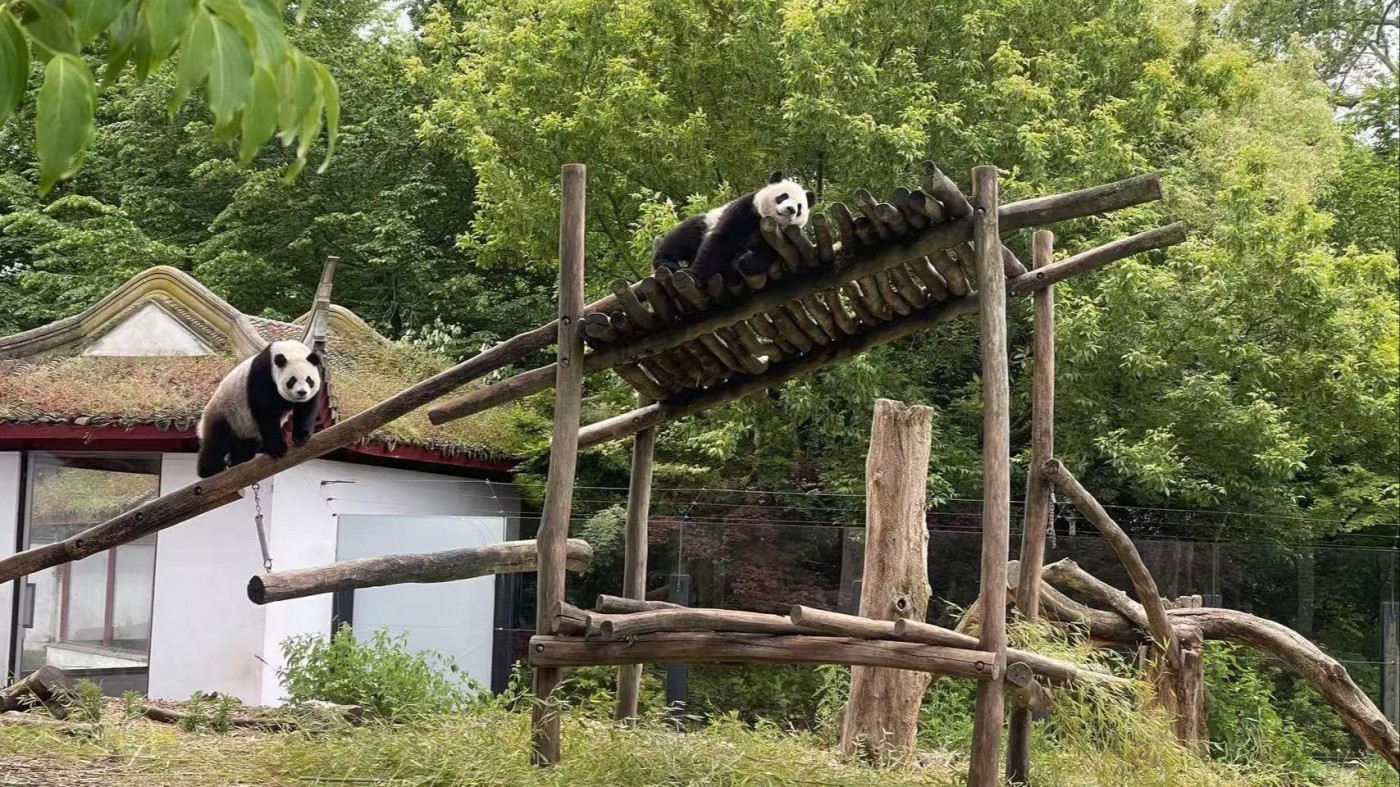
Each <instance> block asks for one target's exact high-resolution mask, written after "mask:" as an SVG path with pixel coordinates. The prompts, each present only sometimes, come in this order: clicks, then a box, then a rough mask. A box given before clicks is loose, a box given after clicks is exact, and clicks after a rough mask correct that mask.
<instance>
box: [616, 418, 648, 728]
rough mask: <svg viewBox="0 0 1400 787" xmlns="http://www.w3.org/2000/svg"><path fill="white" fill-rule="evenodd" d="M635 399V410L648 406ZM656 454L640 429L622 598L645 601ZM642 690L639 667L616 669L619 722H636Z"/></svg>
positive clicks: (629, 496) (630, 496)
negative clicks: (636, 407)
mask: <svg viewBox="0 0 1400 787" xmlns="http://www.w3.org/2000/svg"><path fill="white" fill-rule="evenodd" d="M650 403H651V402H650V401H649V400H646V401H644V397H642V396H641V395H640V394H639V395H638V402H637V404H638V406H645V405H648V404H650ZM655 450H656V428H655V427H652V428H650V429H643V430H642V431H640V432H638V433H637V436H636V437H635V438H633V441H632V477H631V480H630V482H629V484H628V487H627V530H626V533H625V536H624V540H625V548H624V552H623V567H622V595H623V596H625V597H627V598H635V599H645V598H646V597H647V516H648V514H649V512H650V510H651V468H652V455H653V453H654V452H655ZM641 687H642V665H641V664H624V665H622V666H621V667H618V668H617V711H616V713H615V714H614V718H615V719H617V720H618V721H631V720H634V719H636V718H637V699H638V696H639V694H640V693H641Z"/></svg>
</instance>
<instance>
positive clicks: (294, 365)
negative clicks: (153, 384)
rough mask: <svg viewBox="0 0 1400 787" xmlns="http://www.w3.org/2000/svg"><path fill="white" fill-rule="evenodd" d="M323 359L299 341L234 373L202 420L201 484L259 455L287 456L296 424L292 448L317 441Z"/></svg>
mask: <svg viewBox="0 0 1400 787" xmlns="http://www.w3.org/2000/svg"><path fill="white" fill-rule="evenodd" d="M320 391H321V356H320V355H319V354H318V353H316V352H315V351H314V350H312V349H311V348H309V347H307V346H306V345H304V344H302V343H301V342H298V341H293V340H283V341H276V342H273V343H271V344H269V345H268V346H266V347H264V348H263V349H262V352H259V353H258V354H257V355H254V356H253V357H251V358H247V359H245V360H244V361H243V362H242V363H240V364H238V365H237V366H235V367H233V371H231V372H229V373H228V376H226V377H224V379H223V381H222V382H220V383H219V387H218V388H216V389H214V395H213V397H211V398H210V399H209V404H208V405H206V406H205V408H204V415H203V416H201V417H200V419H199V462H198V466H197V470H198V472H199V477H200V478H208V477H209V476H211V475H214V474H215V473H218V472H222V471H223V470H225V469H227V468H229V467H233V466H234V465H239V464H242V463H244V462H246V461H248V460H249V459H252V458H253V456H254V455H256V454H257V453H258V452H262V453H264V454H267V455H268V456H272V457H280V456H282V455H283V454H285V453H287V439H286V438H285V437H284V436H283V435H282V424H283V423H285V422H286V420H287V416H288V415H290V416H291V420H292V442H294V443H295V444H297V445H301V444H303V443H305V442H306V441H307V439H309V438H310V437H311V432H312V430H313V429H314V428H315V426H316V414H317V412H318V411H319V409H320V402H319V397H318V396H317V394H318V393H320Z"/></svg>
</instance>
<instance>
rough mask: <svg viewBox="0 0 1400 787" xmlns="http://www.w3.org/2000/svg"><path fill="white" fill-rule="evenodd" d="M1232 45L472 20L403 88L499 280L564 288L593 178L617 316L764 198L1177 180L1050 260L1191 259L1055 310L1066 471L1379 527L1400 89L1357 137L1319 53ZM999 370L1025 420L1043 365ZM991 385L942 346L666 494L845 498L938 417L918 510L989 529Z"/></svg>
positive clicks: (769, 433)
mask: <svg viewBox="0 0 1400 787" xmlns="http://www.w3.org/2000/svg"><path fill="white" fill-rule="evenodd" d="M1050 17H1053V18H1055V19H1057V20H1058V23H1057V24H1055V25H1041V24H1037V23H1035V21H1034V20H1039V19H1043V18H1050ZM913 20H917V21H913ZM1238 21H1239V20H1238V19H1236V18H1234V17H1231V18H1223V17H1222V18H1217V17H1215V16H1213V15H1212V14H1211V12H1210V8H1209V7H1208V6H1200V5H1197V6H1187V5H1186V4H1180V3H1176V2H1134V3H1120V4H1114V5H1113V6H1112V8H1111V9H1110V10H1108V11H1107V12H1105V9H1104V7H1103V4H1101V3H1079V4H1076V3H1070V4H1068V5H1066V4H1065V3H1062V2H1054V3H1051V2H1044V1H1042V0H1019V1H1018V2H1010V3H999V4H995V5H993V6H986V5H981V4H972V5H962V4H956V3H955V4H948V3H926V4H924V3H915V4H914V5H912V6H911V5H909V4H907V3H901V4H898V5H896V4H890V3H867V4H846V3H837V4H821V5H816V4H811V3H804V2H785V3H779V2H768V3H733V4H721V6H720V7H716V6H715V5H714V4H713V3H695V2H679V3H676V2H668V3H665V4H657V3H652V2H647V1H646V0H638V1H637V2H627V3H620V4H613V3H610V4H603V5H600V4H598V3H593V2H586V1H583V0H580V1H579V2H566V3H558V2H547V3H546V2H538V1H537V0H515V1H514V2H507V3H502V4H475V3H459V4H457V5H455V6H452V7H450V8H448V7H445V6H444V7H439V8H436V9H434V10H433V11H432V12H431V13H430V14H429V20H428V23H427V25H426V27H425V45H424V48H425V50H426V55H425V58H424V59H423V61H422V64H421V66H420V67H419V68H418V71H417V72H416V73H417V74H418V75H419V77H420V78H421V79H422V80H424V82H425V83H426V84H429V85H431V86H432V87H433V90H434V92H435V94H436V95H437V96H438V98H437V101H436V102H435V104H434V106H433V107H432V110H431V111H430V112H428V113H427V114H426V116H425V120H424V124H423V129H422V131H423V134H424V135H425V136H426V137H427V138H428V139H431V140H433V141H434V142H437V143H440V144H441V145H443V146H445V147H448V148H450V149H454V150H457V151H459V152H460V153H461V155H462V156H463V157H465V158H468V159H470V160H471V161H472V162H473V163H474V165H475V167H476V170H477V173H478V175H479V178H480V181H479V183H478V213H477V215H476V217H475V220H474V222H473V224H472V226H471V233H470V234H469V235H468V236H467V239H466V241H465V242H466V245H467V247H468V248H469V249H470V250H471V251H472V252H473V253H474V254H475V256H476V258H477V260H478V261H479V263H487V264H493V265H523V264H527V262H526V261H529V260H539V259H546V258H548V256H549V255H550V254H551V249H552V244H553V243H554V235H553V225H552V223H551V222H550V221H546V220H543V219H541V218H540V217H542V216H544V217H548V216H552V215H553V212H554V210H555V207H554V206H555V200H556V196H555V190H554V182H555V179H556V178H557V171H558V167H559V166H560V165H561V164H562V163H565V162H567V161H572V160H583V161H587V162H588V163H589V164H590V167H591V168H590V179H589V195H590V203H589V204H590V209H589V219H590V224H589V227H590V232H589V248H590V256H589V264H590V271H591V272H592V274H593V275H592V277H591V279H590V281H591V282H592V283H593V284H594V286H595V288H598V289H599V290H600V291H601V288H602V285H604V284H606V283H607V282H608V281H610V280H611V278H612V277H614V276H635V275H637V274H639V273H641V272H643V271H644V270H645V268H646V266H647V264H648V259H647V254H648V251H649V249H650V247H651V238H652V237H654V236H655V235H657V234H659V233H660V232H662V231H664V230H665V229H666V228H667V227H668V226H670V225H671V224H672V223H673V222H674V221H675V220H676V219H677V218H678V217H679V216H681V215H683V214H685V213H689V212H691V211H693V210H698V209H701V208H705V207H709V206H711V205H714V204H717V203H719V202H720V201H722V200H724V199H726V198H729V197H731V196H733V195H734V194H736V193H738V192H740V191H742V190H744V189H746V188H748V187H750V186H751V184H753V183H755V182H758V180H759V178H760V177H761V175H762V173H763V172H766V171H767V170H768V169H771V168H774V167H781V168H783V169H784V170H785V171H787V172H789V173H791V174H796V175H798V176H799V177H801V178H802V179H804V180H805V181H806V182H808V183H809V184H812V185H814V186H816V187H817V189H818V190H819V192H820V194H821V196H822V198H823V200H824V201H832V200H836V199H842V200H847V201H849V198H850V195H851V192H852V191H853V190H854V189H855V188H856V187H860V186H866V187H869V188H871V189H873V190H876V191H879V190H883V189H887V188H888V187H890V186H892V185H894V184H895V183H896V182H898V181H900V180H907V179H908V178H909V176H910V171H911V170H912V168H913V167H914V165H915V164H916V163H917V162H918V161H919V160H921V159H923V158H925V157H933V158H935V159H937V160H939V161H940V162H941V163H942V164H943V166H944V169H945V170H947V171H950V172H954V173H959V172H966V171H967V170H968V169H969V168H970V166H971V165H972V164H974V163H977V162H981V161H995V162H997V163H998V165H999V166H1000V167H1001V169H1002V171H1003V177H1004V184H1005V185H1004V192H1005V194H1006V195H1007V197H1008V198H1016V197H1022V196H1026V195H1031V194H1038V193H1046V192H1053V191H1057V190H1065V189H1069V188H1073V187H1078V186H1082V185H1086V184H1089V183H1094V182H1100V181H1104V180H1108V179H1111V178H1116V177H1122V176H1125V175H1128V174H1133V173H1137V172H1141V171H1144V170H1148V169H1161V170H1163V171H1165V173H1166V176H1167V177H1166V183H1167V187H1168V190H1169V199H1168V202H1167V203H1166V205H1165V206H1164V207H1163V208H1161V209H1158V208H1155V207H1153V208H1147V209H1142V210H1136V211H1129V212H1127V213H1125V214H1122V215H1117V216H1114V217H1110V218H1108V219H1105V220H1095V221H1082V222H1075V223H1073V224H1071V225H1067V226H1062V227H1057V228H1056V230H1057V232H1058V234H1059V246H1060V248H1062V249H1065V250H1067V251H1075V250H1079V249H1081V248H1084V247H1086V246H1088V245H1091V244H1093V243H1095V242H1101V241H1102V240H1104V239H1107V238H1110V237H1114V236H1118V235H1121V234H1123V233H1125V232H1129V231H1133V230H1137V229H1141V228H1144V227H1146V226H1150V225H1153V224H1156V223H1158V222H1159V221H1161V219H1162V216H1163V214H1165V215H1167V216H1171V217H1179V218H1185V219H1187V220H1189V221H1190V222H1191V223H1192V225H1193V228H1194V230H1195V234H1194V238H1193V240H1192V242H1191V243H1190V244H1188V245H1187V246H1186V247H1184V248H1181V249H1178V250H1174V251H1173V252H1171V253H1170V254H1167V255H1149V256H1148V257H1145V258H1140V259H1137V260H1133V261H1130V262H1128V263H1125V264H1121V265H1118V266H1115V267H1113V268H1112V269H1110V270H1108V271H1105V272H1103V273H1100V274H1097V275H1094V276H1090V277H1086V278H1084V279H1081V280H1076V281H1075V282H1073V283H1072V284H1070V285H1066V286H1064V287H1062V288H1061V295H1060V299H1061V304H1062V306H1061V317H1060V326H1061V327H1060V336H1061V340H1060V346H1061V347H1062V350H1061V355H1060V358H1061V360H1060V375H1059V377H1060V385H1061V393H1060V395H1059V413H1058V415H1059V419H1060V424H1061V428H1060V435H1061V437H1060V441H1059V445H1058V446H1057V447H1058V448H1059V450H1060V452H1061V453H1063V454H1064V456H1065V457H1066V458H1067V459H1068V460H1069V461H1070V463H1071V464H1072V465H1073V466H1074V468H1075V470H1076V472H1079V473H1080V474H1081V475H1082V476H1084V477H1091V478H1093V479H1094V488H1095V491H1096V492H1097V493H1099V494H1100V495H1101V496H1102V497H1104V498H1107V499H1109V500H1114V501H1118V502H1132V503H1138V504H1166V505H1173V506H1178V507H1191V508H1215V507H1225V508H1235V509H1245V510H1252V511H1261V512H1270V513H1301V512H1307V513H1309V514H1313V515H1316V516H1318V517H1321V518H1326V519H1331V520H1333V521H1337V520H1342V521H1346V522H1348V523H1349V525H1350V526H1352V527H1357V526H1363V525H1365V524H1366V523H1368V522H1386V523H1391V522H1394V521H1396V519H1397V518H1400V516H1397V511H1400V509H1397V489H1396V484H1395V480H1394V473H1393V468H1394V467H1395V466H1396V464H1397V461H1400V445H1398V444H1397V429H1396V426H1395V423H1394V418H1393V414H1394V412H1395V410H1396V407H1397V402H1398V401H1400V400H1397V386H1396V368H1397V350H1396V344H1395V341H1394V336H1395V334H1396V304H1395V297H1394V292H1395V288H1396V285H1397V277H1396V265H1395V252H1396V232H1395V227H1396V218H1395V216H1396V197H1395V192H1394V185H1395V175H1394V171H1395V163H1396V158H1395V155H1396V154H1395V150H1394V145H1393V142H1392V140H1393V127H1394V124H1395V121H1394V117H1395V113H1396V109H1395V106H1394V103H1393V99H1394V93H1393V86H1394V82H1393V80H1391V81H1388V82H1382V83H1380V84H1379V85H1378V87H1379V92H1373V93H1371V94H1368V98H1367V99H1366V101H1363V102H1362V104H1363V106H1362V107H1361V110H1359V111H1358V112H1357V113H1356V114H1355V117H1356V118H1357V120H1358V121H1360V122H1368V123H1369V125H1368V126H1367V127H1366V128H1365V129H1356V128H1352V127H1349V126H1348V125H1347V123H1345V122H1339V121H1338V119H1337V115H1336V112H1335V110H1334V106H1333V104H1332V103H1331V100H1330V99H1331V95H1330V92H1329V90H1328V87H1327V85H1326V84H1325V82H1324V81H1323V80H1322V79H1321V78H1320V77H1319V74H1318V68H1317V67H1316V66H1317V64H1318V60H1317V58H1316V57H1315V56H1314V55H1313V54H1311V53H1310V52H1309V51H1308V50H1306V49H1304V48H1302V47H1300V46H1290V47H1282V48H1280V47H1275V48H1267V47H1265V48H1263V53H1262V54H1261V50H1260V48H1258V47H1256V46H1255V44H1256V43H1257V41H1256V38H1257V36H1256V37H1253V38H1249V40H1243V41H1240V42H1236V41H1233V40H1232V39H1231V38H1230V37H1228V36H1226V35H1223V34H1222V33H1223V31H1225V30H1228V29H1231V28H1230V26H1231V25H1235V24H1236V23H1237V22H1238ZM1241 24H1242V23H1241ZM755 64H763V66H764V67H757V68H756V67H755ZM1387 99H1389V103H1387V102H1386V100H1387ZM1363 110H1364V111H1363ZM1367 112H1370V114H1367ZM623 129H625V133H619V130H623ZM1352 132H1357V133H1358V134H1359V135H1360V136H1355V135H1354V134H1353V133H1352ZM1366 138H1370V139H1372V141H1373V142H1374V143H1375V144H1373V145H1371V146H1368V145H1366V144H1363V143H1362V142H1358V141H1357V140H1358V139H1366ZM1012 245H1013V246H1014V247H1017V248H1018V249H1020V250H1021V251H1023V252H1024V251H1025V247H1026V238H1017V239H1014V240H1013V241H1012ZM1022 256H1025V255H1024V254H1023V255H1022ZM1016 317H1017V323H1016V325H1015V326H1013V327H1014V331H1015V335H1014V336H1013V339H1020V338H1024V336H1025V332H1026V330H1027V325H1026V321H1025V312H1024V307H1018V309H1017V311H1016ZM1016 346H1022V345H1021V344H1020V343H1019V342H1018V343H1017V344H1016ZM1013 360H1014V362H1015V364H1014V369H1013V374H1015V375H1016V377H1017V381H1016V382H1017V395H1018V399H1017V401H1016V402H1015V403H1014V404H1015V405H1016V407H1015V409H1014V412H1016V413H1024V412H1026V407H1025V404H1026V401H1025V397H1026V395H1027V393H1028V387H1029V386H1028V384H1027V382H1028V381H1027V380H1026V379H1025V377H1024V374H1023V373H1024V372H1025V371H1026V360H1027V358H1026V356H1025V355H1023V354H1020V353H1018V354H1017V355H1016V357H1015V358H1014V359H1013ZM977 369H978V361H977V355H976V346H975V333H974V331H973V326H971V325H969V324H967V323H961V324H956V325H947V326H943V327H941V328H940V329H938V330H937V331H936V332H934V334H933V336H932V337H921V338H920V339H918V340H916V341H914V340H911V341H909V342H905V343H903V344H901V345H897V346H894V347H891V348H887V349H884V350H881V351H877V352H872V353H870V354H868V355H866V356H865V357H864V358H863V359H861V360H860V361H857V362H855V363H851V364H847V365H845V366H843V367H841V368H839V369H834V370H832V371H830V372H828V373H826V374H823V375H820V376H818V377H816V378H815V379H810V380H804V381H800V382H797V383H793V384H791V385H789V386H788V387H787V389H786V390H785V391H784V394H783V396H782V397H781V399H780V400H779V401H777V402H772V401H764V402H758V403H754V402H747V403H742V404H737V405H733V406H731V407H728V408H726V409H724V410H723V411H721V412H717V413H714V414H712V415H710V416H709V417H705V418H699V419H694V420H693V421H689V422H687V423H685V424H681V425H677V426H674V427H672V428H670V429H668V430H667V432H666V440H665V442H664V443H663V446H664V450H663V455H664V456H668V457H676V456H685V457H689V458H690V460H691V461H690V466H689V467H688V468H687V467H678V466H674V465H673V466H671V467H668V468H665V472H667V473H671V474H672V475H673V477H677V478H680V477H684V478H685V480H686V482H687V483H688V484H694V483H695V482H696V481H697V480H705V481H706V482H708V483H712V484H713V485H716V486H723V485H728V486H734V485H746V484H753V485H755V486H758V487H760V488H790V487H792V486H793V485H794V483H797V484H812V485H820V486H822V487H824V488H827V489H835V490H840V489H844V488H849V487H853V486H854V485H856V484H857V483H858V482H859V481H858V480H859V478H860V477H861V470H862V468H861V460H862V457H863V453H864V451H863V446H864V441H865V429H866V428H867V427H866V422H867V421H868V415H867V414H868V413H869V410H870V402H871V400H872V398H873V397H874V396H875V395H876V394H877V393H878V394H881V395H886V396H894V397H898V398H902V399H907V400H912V401H921V402H926V403H929V404H933V405H935V406H936V407H938V408H939V410H940V414H941V417H940V418H939V419H938V422H937V424H936V425H935V445H934V450H933V454H934V456H936V457H937V462H936V463H935V466H934V474H933V476H932V478H931V481H930V484H931V490H932V491H933V492H934V493H935V494H936V495H938V496H942V497H947V496H963V497H972V496H975V495H976V494H977V492H978V490H977V485H978V484H979V483H980V474H979V473H978V470H977V468H978V464H977V450H978V449H977V445H978V442H977V441H978V430H979V428H980V421H979V412H980V411H979V408H978V402H979V399H978V392H977V380H976V373H977ZM614 393H617V394H619V395H617V396H615V398H614V406H615V407H621V406H624V405H625V404H626V400H625V398H624V397H623V396H621V395H620V391H615V392H614ZM1025 426H1026V424H1025V422H1024V421H1023V420H1021V419H1019V418H1018V422H1017V432H1018V434H1017V436H1016V437H1017V442H1018V444H1019V445H1022V446H1024V445H1025V437H1026V435H1025V431H1024V430H1025ZM605 457H606V459H608V460H612V461H613V464H612V468H613V469H615V470H617V469H621V463H620V461H618V460H621V459H622V458H623V454H622V453H621V452H618V453H612V454H605ZM702 467H703V469H701V468H702ZM680 474H684V475H683V476H682V475H680ZM613 477H614V478H616V476H613ZM1269 535H1271V536H1278V537H1284V538H1294V537H1304V536H1310V535H1315V534H1314V533H1310V532H1305V531H1291V532H1281V533H1274V534H1269Z"/></svg>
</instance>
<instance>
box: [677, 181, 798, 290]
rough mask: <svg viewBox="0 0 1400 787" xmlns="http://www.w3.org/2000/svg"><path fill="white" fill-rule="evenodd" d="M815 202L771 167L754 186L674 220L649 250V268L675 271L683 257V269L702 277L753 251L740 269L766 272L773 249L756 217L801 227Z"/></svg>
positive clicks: (724, 270)
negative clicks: (764, 182) (673, 225)
mask: <svg viewBox="0 0 1400 787" xmlns="http://www.w3.org/2000/svg"><path fill="white" fill-rule="evenodd" d="M816 201H817V198H816V195H815V194H813V193H812V192H810V191H805V190H803V188H802V187H801V186H800V185H798V184H797V183H795V182H794V181H791V180H788V179H786V178H784V177H783V173H781V172H774V173H773V174H772V175H770V176H769V178H768V185H766V186H764V187H763V188H761V189H759V190H758V191H755V192H752V193H750V194H745V195H744V196H742V197H740V198H738V199H736V200H734V201H733V202H730V203H727V204H725V205H721V206H720V207H718V208H715V209H714V210H711V211H709V212H707V213H701V214H699V215H698V216H691V217H690V218H688V219H686V220H685V221H682V222H681V223H680V224H678V225H677V226H676V228H675V229H673V230H671V231H670V232H669V233H667V235H666V237H665V238H663V239H662V240H661V242H660V243H659V244H657V246H656V249H655V250H654V251H653V252H652V269H653V270H654V269H656V268H662V267H666V268H670V269H672V270H680V269H681V268H682V266H683V265H684V264H685V263H687V262H688V263H689V267H688V268H685V270H686V271H688V272H689V273H690V275H691V276H692V277H693V278H694V279H695V280H696V281H697V282H705V281H708V280H709V278H710V277H711V276H713V275H715V274H716V273H721V274H727V273H729V272H730V264H731V263H732V262H734V260H735V258H736V257H739V256H740V255H742V254H743V253H744V252H752V255H751V256H749V257H746V258H745V260H744V261H743V263H742V267H743V270H742V271H741V272H742V273H750V274H752V273H762V272H765V271H767V270H768V268H769V267H770V266H771V265H772V264H773V263H774V262H777V260H778V253H777V252H776V251H774V250H773V247H771V246H769V245H768V242H767V241H765V240H764V239H763V232H762V231H761V230H760V229H759V222H760V221H761V220H762V219H764V218H765V217H766V218H771V219H773V220H774V221H776V222H777V223H778V229H779V230H780V231H781V230H782V229H783V228H785V227H787V226H789V225H795V226H797V227H805V226H807V219H809V218H811V215H812V206H813V205H815V204H816Z"/></svg>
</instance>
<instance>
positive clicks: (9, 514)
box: [0, 451, 21, 683]
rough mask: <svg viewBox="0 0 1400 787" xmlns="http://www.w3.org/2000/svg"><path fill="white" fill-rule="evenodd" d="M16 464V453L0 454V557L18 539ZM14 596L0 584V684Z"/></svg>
mask: <svg viewBox="0 0 1400 787" xmlns="http://www.w3.org/2000/svg"><path fill="white" fill-rule="evenodd" d="M20 460H21V456H20V454H19V452H18V451H0V557H8V556H9V555H12V554H14V551H15V544H16V543H17V542H18V539H19V526H20V523H19V497H20V495H19V483H20ZM14 593H15V583H14V582H6V583H4V584H0V683H3V682H5V678H7V677H8V676H9V669H10V657H11V652H10V638H11V637H12V636H13V635H14V630H13V628H12V626H11V623H12V615H11V613H12V612H13V611H14V608H15V607H14V603H15V597H14Z"/></svg>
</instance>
